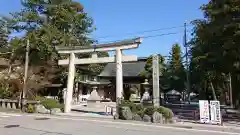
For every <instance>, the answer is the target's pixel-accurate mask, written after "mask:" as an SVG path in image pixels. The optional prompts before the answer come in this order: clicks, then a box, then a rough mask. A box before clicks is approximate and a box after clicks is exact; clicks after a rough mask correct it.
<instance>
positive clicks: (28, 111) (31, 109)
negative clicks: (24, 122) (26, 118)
mask: <svg viewBox="0 0 240 135" xmlns="http://www.w3.org/2000/svg"><path fill="white" fill-rule="evenodd" d="M34 112H35V108H34V106H33V105H32V104H28V106H27V113H34Z"/></svg>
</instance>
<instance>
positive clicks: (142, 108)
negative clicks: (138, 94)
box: [136, 104, 144, 111]
mask: <svg viewBox="0 0 240 135" xmlns="http://www.w3.org/2000/svg"><path fill="white" fill-rule="evenodd" d="M143 110H144V107H143V105H142V104H137V105H136V111H143Z"/></svg>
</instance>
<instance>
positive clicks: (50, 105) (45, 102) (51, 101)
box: [41, 99, 63, 109]
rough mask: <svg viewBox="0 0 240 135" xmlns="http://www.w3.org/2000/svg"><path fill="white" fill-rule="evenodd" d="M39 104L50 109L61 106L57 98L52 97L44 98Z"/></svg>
mask: <svg viewBox="0 0 240 135" xmlns="http://www.w3.org/2000/svg"><path fill="white" fill-rule="evenodd" d="M41 104H42V105H43V106H44V107H45V108H46V109H52V108H62V107H63V106H62V104H60V103H59V102H58V101H57V100H54V99H45V100H43V101H41Z"/></svg>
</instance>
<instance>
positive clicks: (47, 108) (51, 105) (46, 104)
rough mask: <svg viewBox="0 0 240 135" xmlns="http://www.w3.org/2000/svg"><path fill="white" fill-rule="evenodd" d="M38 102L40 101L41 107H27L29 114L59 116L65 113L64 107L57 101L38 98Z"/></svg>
mask: <svg viewBox="0 0 240 135" xmlns="http://www.w3.org/2000/svg"><path fill="white" fill-rule="evenodd" d="M36 100H38V101H40V104H39V105H36V106H33V105H31V104H28V105H27V108H26V112H27V113H41V114H57V113H61V112H63V105H62V104H60V103H59V102H58V101H57V100H55V99H46V98H43V97H38V98H36Z"/></svg>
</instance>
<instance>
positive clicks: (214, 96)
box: [210, 81, 217, 100]
mask: <svg viewBox="0 0 240 135" xmlns="http://www.w3.org/2000/svg"><path fill="white" fill-rule="evenodd" d="M210 87H211V90H212V94H213V99H214V100H217V96H216V92H215V89H214V87H213V83H212V81H210Z"/></svg>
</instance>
